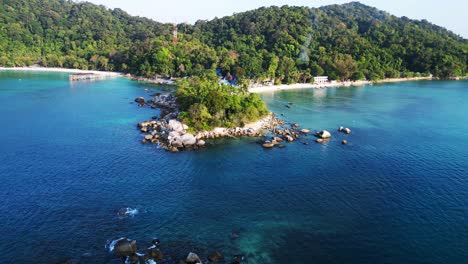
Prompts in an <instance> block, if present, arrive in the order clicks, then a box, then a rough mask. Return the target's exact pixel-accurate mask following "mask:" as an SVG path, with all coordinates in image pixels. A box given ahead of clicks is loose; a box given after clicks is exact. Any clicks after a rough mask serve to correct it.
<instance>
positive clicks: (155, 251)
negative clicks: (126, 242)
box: [147, 246, 164, 261]
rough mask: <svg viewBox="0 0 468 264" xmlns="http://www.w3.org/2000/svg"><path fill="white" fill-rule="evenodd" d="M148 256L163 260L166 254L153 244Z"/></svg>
mask: <svg viewBox="0 0 468 264" xmlns="http://www.w3.org/2000/svg"><path fill="white" fill-rule="evenodd" d="M147 256H148V257H150V258H152V259H154V260H156V261H161V260H163V259H164V254H163V253H162V251H161V250H160V249H159V248H157V247H156V246H152V247H150V248H148V253H147Z"/></svg>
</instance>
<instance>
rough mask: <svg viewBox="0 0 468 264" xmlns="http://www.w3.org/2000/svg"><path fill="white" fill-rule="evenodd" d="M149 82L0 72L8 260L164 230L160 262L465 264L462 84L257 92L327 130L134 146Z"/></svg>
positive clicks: (467, 211) (0, 161)
mask: <svg viewBox="0 0 468 264" xmlns="http://www.w3.org/2000/svg"><path fill="white" fill-rule="evenodd" d="M145 88H149V89H151V91H157V90H158V89H163V87H159V88H158V87H156V86H148V85H144V84H138V83H136V82H131V81H128V80H126V79H113V80H107V81H100V82H90V83H73V84H70V83H69V82H68V79H67V75H66V74H55V73H54V74H51V73H48V74H45V73H11V72H10V73H7V72H0V124H1V129H0V180H1V184H0V201H1V203H0V234H1V236H0V237H1V239H0V258H1V259H2V260H1V263H58V262H59V261H63V260H66V259H71V260H72V262H73V263H120V260H119V259H117V258H115V257H114V256H112V255H111V254H109V253H108V252H107V249H106V248H105V246H106V244H107V243H108V241H111V240H113V239H116V238H119V237H123V236H125V237H129V238H132V239H137V240H138V244H139V248H141V249H142V251H144V248H146V247H147V246H149V245H150V242H151V239H152V238H154V237H159V238H160V239H161V240H162V249H163V251H164V252H165V253H166V255H167V256H168V259H170V258H169V256H174V258H176V259H178V258H179V259H181V258H183V257H184V255H186V254H187V253H188V252H189V251H191V250H194V251H196V252H197V253H199V255H201V256H202V257H203V258H206V257H207V254H208V253H209V252H210V251H212V250H220V251H221V252H222V253H223V254H224V255H225V257H226V259H228V260H230V259H231V258H232V256H233V255H234V254H243V255H244V256H246V257H247V260H246V262H245V263H272V264H284V263H288V264H296V263H317V264H320V263H359V264H363V263H369V264H370V263H421V264H422V263H460V264H461V263H468V262H467V261H468V138H467V136H468V103H467V102H468V82H466V81H459V82H455V81H454V82H444V81H433V82H411V83H399V84H385V85H374V86H366V87H360V88H337V89H322V90H300V91H283V92H277V93H271V94H264V95H263V97H264V99H265V100H266V101H267V103H268V105H269V108H270V109H271V110H272V111H274V112H275V113H277V114H281V113H283V114H284V115H285V118H286V119H287V120H288V121H291V122H297V123H300V124H301V125H302V126H303V127H306V128H310V129H328V130H331V131H332V132H333V134H334V137H333V139H332V140H331V141H330V142H329V143H328V144H325V145H318V144H315V143H314V142H313V140H314V139H313V138H312V137H306V138H302V139H301V140H300V141H299V142H294V143H292V144H288V147H287V148H286V149H273V150H264V149H262V148H261V147H260V146H259V145H258V144H256V143H255V139H243V140H219V141H216V142H213V143H211V144H210V146H209V147H208V148H206V149H204V150H201V151H196V152H195V151H186V152H182V153H177V154H172V153H168V152H165V151H163V150H161V149H158V148H157V147H156V146H154V145H142V144H141V143H140V140H141V138H142V136H141V135H140V134H139V132H138V131H137V129H136V123H137V122H139V121H142V120H146V119H149V118H150V117H151V116H153V115H156V114H157V112H156V111H154V110H150V109H147V108H138V107H137V106H136V105H135V104H133V103H131V102H132V101H133V99H134V98H135V97H138V96H142V95H146V96H148V95H149V94H148V93H146V92H145V91H144V89H145ZM288 102H292V103H294V105H293V107H292V108H291V109H288V108H286V107H285V104H287V103H288ZM340 125H343V126H348V127H350V128H351V129H352V130H353V133H352V134H351V135H349V136H346V135H343V134H338V133H337V132H336V129H337V127H339V126H340ZM343 139H347V140H348V141H349V142H350V144H349V145H348V146H342V145H341V144H340V142H341V140H343ZM302 142H310V144H309V145H303V144H302ZM123 207H132V208H136V209H138V214H136V215H135V216H134V217H128V218H123V219H122V218H119V217H118V216H117V211H118V210H119V209H120V208H123ZM233 230H235V232H239V234H240V237H239V238H238V239H236V240H231V238H230V234H231V232H232V231H233ZM164 263H177V262H175V261H166V262H164ZM227 263H229V262H227Z"/></svg>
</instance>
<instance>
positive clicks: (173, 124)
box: [167, 119, 185, 132]
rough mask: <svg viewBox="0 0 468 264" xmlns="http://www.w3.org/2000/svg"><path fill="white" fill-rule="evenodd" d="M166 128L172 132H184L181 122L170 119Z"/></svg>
mask: <svg viewBox="0 0 468 264" xmlns="http://www.w3.org/2000/svg"><path fill="white" fill-rule="evenodd" d="M167 127H168V128H169V129H170V130H173V131H177V132H182V131H184V130H185V129H184V124H182V123H181V122H179V121H177V120H175V119H171V120H169V123H168V125H167Z"/></svg>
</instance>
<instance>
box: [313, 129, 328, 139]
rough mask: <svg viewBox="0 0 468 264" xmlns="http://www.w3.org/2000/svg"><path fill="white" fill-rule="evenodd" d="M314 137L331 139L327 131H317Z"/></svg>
mask: <svg viewBox="0 0 468 264" xmlns="http://www.w3.org/2000/svg"><path fill="white" fill-rule="evenodd" d="M315 136H316V137H318V138H322V139H327V138H331V133H330V132H328V131H327V130H322V131H318V132H317V133H315Z"/></svg>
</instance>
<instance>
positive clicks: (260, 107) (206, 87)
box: [135, 71, 283, 152]
mask: <svg viewBox="0 0 468 264" xmlns="http://www.w3.org/2000/svg"><path fill="white" fill-rule="evenodd" d="M135 102H137V103H138V104H139V105H140V106H147V105H148V106H151V108H153V109H155V108H158V109H161V114H160V116H159V117H154V118H153V120H151V121H144V122H141V123H139V124H138V127H139V129H140V131H141V132H142V133H144V139H143V141H142V142H143V143H147V142H150V143H157V144H159V145H160V146H162V147H163V148H165V149H167V150H170V151H172V152H177V151H179V150H181V149H186V148H200V147H203V146H204V145H205V143H206V142H205V140H207V139H214V138H219V137H242V136H249V137H259V136H261V135H263V130H271V129H274V128H275V127H276V126H278V125H280V124H282V123H283V122H282V121H281V120H279V119H277V118H276V117H275V116H274V115H273V114H272V113H270V112H269V111H268V109H267V107H266V104H265V102H264V101H263V100H262V99H261V98H260V96H259V95H258V94H255V93H250V92H249V91H248V90H247V89H245V88H241V87H235V86H231V85H227V84H223V83H220V82H219V78H218V76H217V75H216V73H215V72H213V71H207V72H205V73H204V74H202V75H201V76H195V77H192V78H187V79H180V80H178V81H177V90H176V92H175V93H171V94H159V93H158V94H154V95H153V96H152V98H151V99H149V100H145V98H143V97H141V98H137V99H135Z"/></svg>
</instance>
